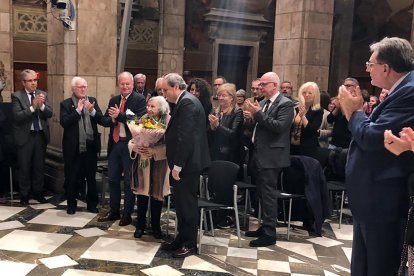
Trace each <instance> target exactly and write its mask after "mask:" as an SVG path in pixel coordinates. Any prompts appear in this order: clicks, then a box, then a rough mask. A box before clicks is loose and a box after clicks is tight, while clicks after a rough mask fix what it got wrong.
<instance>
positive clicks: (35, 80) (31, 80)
mask: <svg viewBox="0 0 414 276" xmlns="http://www.w3.org/2000/svg"><path fill="white" fill-rule="evenodd" d="M37 81H38V79H30V80H24V82H37Z"/></svg>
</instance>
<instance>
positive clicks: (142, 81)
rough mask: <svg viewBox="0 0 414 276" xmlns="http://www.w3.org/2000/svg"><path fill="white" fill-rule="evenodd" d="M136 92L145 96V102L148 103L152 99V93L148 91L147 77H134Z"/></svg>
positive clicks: (140, 75) (139, 75)
mask: <svg viewBox="0 0 414 276" xmlns="http://www.w3.org/2000/svg"><path fill="white" fill-rule="evenodd" d="M134 84H135V85H134V87H135V88H134V92H137V93H139V94H141V95H143V96H144V98H145V100H146V101H148V100H149V98H151V94H152V91H151V90H149V89H147V87H146V84H147V76H145V75H144V74H141V73H138V74H136V75H135V76H134Z"/></svg>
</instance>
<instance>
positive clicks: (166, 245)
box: [161, 241, 181, 251]
mask: <svg viewBox="0 0 414 276" xmlns="http://www.w3.org/2000/svg"><path fill="white" fill-rule="evenodd" d="M180 248H181V245H180V244H179V243H178V242H177V241H173V242H163V243H162V244H161V249H162V250H165V251H176V250H178V249H180Z"/></svg>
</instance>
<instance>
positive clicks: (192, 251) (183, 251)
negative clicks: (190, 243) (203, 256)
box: [172, 245, 197, 258]
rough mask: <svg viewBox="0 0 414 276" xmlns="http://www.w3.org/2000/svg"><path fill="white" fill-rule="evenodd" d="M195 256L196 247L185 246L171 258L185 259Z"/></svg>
mask: <svg viewBox="0 0 414 276" xmlns="http://www.w3.org/2000/svg"><path fill="white" fill-rule="evenodd" d="M194 254H197V247H192V248H188V247H187V246H185V245H184V246H182V247H181V248H179V249H177V250H175V251H174V253H173V255H172V256H173V258H185V257H188V256H191V255H194Z"/></svg>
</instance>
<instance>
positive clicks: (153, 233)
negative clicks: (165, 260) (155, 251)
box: [152, 230, 163, 240]
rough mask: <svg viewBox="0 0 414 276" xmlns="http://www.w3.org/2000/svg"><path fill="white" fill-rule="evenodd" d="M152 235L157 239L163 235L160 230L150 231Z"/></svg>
mask: <svg viewBox="0 0 414 276" xmlns="http://www.w3.org/2000/svg"><path fill="white" fill-rule="evenodd" d="M152 236H153V237H154V238H156V239H157V240H159V239H162V237H163V235H162V232H161V230H160V231H152Z"/></svg>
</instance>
